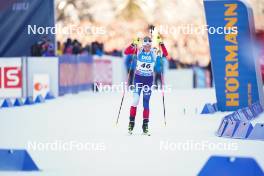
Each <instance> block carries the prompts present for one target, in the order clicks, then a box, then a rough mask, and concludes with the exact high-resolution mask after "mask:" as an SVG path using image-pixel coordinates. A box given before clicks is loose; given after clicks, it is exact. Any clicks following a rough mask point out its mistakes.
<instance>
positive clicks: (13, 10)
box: [0, 0, 55, 57]
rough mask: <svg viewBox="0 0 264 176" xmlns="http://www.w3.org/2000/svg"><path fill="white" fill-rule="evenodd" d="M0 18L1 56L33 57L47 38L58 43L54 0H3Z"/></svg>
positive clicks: (0, 2)
mask: <svg viewBox="0 0 264 176" xmlns="http://www.w3.org/2000/svg"><path fill="white" fill-rule="evenodd" d="M0 21H1V27H0V38H1V45H0V57H19V56H31V48H32V47H33V45H35V44H36V43H39V42H42V41H43V40H44V38H45V40H50V42H51V43H52V44H53V45H55V28H54V26H55V17H54V0H1V1H0Z"/></svg>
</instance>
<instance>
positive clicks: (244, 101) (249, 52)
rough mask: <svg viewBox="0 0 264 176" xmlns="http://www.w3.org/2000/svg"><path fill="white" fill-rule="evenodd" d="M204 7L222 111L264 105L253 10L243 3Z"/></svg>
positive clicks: (215, 2) (222, 1)
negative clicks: (254, 104) (258, 104)
mask: <svg viewBox="0 0 264 176" xmlns="http://www.w3.org/2000/svg"><path fill="white" fill-rule="evenodd" d="M204 7H205V13H206V21H207V25H208V28H207V29H208V36H209V44H210V53H211V61H212V69H213V77H214V82H215V90H216V98H217V105H218V108H219V110H220V111H234V110H237V109H239V108H242V107H246V106H249V105H251V104H252V103H254V102H257V101H260V102H261V104H262V105H263V102H262V101H263V92H262V81H261V75H260V66H259V63H258V60H257V58H256V57H255V53H254V32H255V29H254V20H253V12H252V9H251V8H250V7H249V5H247V4H246V3H245V2H243V1H239V0H205V1H204Z"/></svg>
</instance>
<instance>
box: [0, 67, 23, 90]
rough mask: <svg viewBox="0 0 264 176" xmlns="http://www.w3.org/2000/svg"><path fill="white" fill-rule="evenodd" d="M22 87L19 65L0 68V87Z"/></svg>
mask: <svg viewBox="0 0 264 176" xmlns="http://www.w3.org/2000/svg"><path fill="white" fill-rule="evenodd" d="M21 87H22V73H21V68H20V67H2V68H0V88H1V89H12V88H21Z"/></svg>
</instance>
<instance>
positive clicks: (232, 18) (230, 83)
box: [224, 4, 239, 107]
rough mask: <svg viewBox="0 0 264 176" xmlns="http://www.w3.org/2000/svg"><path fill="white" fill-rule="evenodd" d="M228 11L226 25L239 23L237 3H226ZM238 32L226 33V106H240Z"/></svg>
mask: <svg viewBox="0 0 264 176" xmlns="http://www.w3.org/2000/svg"><path fill="white" fill-rule="evenodd" d="M225 7H226V11H225V13H224V16H225V19H224V20H225V21H226V25H225V27H228V28H232V27H236V25H237V21H238V18H237V15H238V14H237V12H236V10H237V4H225ZM237 35H238V34H237V33H230V34H225V41H226V45H225V51H226V52H227V54H226V56H225V98H226V106H229V107H237V106H239V80H238V77H239V72H238V68H239V65H238V57H237V56H238V41H237Z"/></svg>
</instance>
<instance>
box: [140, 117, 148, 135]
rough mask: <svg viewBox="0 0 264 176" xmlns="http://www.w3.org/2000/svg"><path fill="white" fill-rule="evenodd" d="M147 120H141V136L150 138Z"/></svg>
mask: <svg viewBox="0 0 264 176" xmlns="http://www.w3.org/2000/svg"><path fill="white" fill-rule="evenodd" d="M148 122H149V120H148V119H144V120H143V125H142V130H143V135H146V136H150V133H149V130H148Z"/></svg>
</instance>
